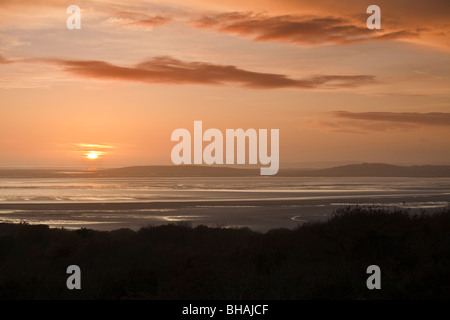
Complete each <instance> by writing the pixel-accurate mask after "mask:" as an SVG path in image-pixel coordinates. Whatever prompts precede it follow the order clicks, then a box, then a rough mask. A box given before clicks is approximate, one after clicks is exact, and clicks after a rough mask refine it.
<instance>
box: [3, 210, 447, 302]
mask: <svg viewBox="0 0 450 320" xmlns="http://www.w3.org/2000/svg"><path fill="white" fill-rule="evenodd" d="M72 264H76V265H78V266H80V268H81V279H82V280H81V290H68V289H67V288H66V279H67V277H68V276H69V275H67V274H66V273H65V272H66V268H67V266H69V265H72ZM372 264H376V265H378V266H380V268H381V284H382V289H381V290H368V289H367V287H366V280H367V277H368V276H369V275H367V274H366V269H367V267H368V266H369V265H372ZM449 270H450V208H446V209H442V210H439V211H436V212H434V213H433V214H429V213H421V214H412V213H411V212H408V211H404V210H400V209H395V210H387V209H383V208H363V207H352V208H343V209H340V210H338V211H336V212H335V213H334V214H333V216H332V217H331V218H330V219H329V220H328V221H326V222H318V223H308V224H304V225H302V226H299V227H298V228H297V229H295V230H288V229H275V230H271V231H268V232H266V233H259V232H254V231H251V230H249V229H246V228H240V229H230V228H228V229H227V228H219V227H217V228H211V227H206V226H197V227H191V226H189V225H188V224H187V223H185V224H178V225H164V226H149V227H145V228H141V229H140V230H139V231H137V232H135V231H132V230H129V229H119V230H115V231H110V232H103V231H94V230H90V229H84V228H83V229H79V230H76V231H69V230H64V229H50V228H48V226H45V225H26V224H5V223H2V224H0V298H1V299H431V298H438V299H449V298H450V272H449Z"/></svg>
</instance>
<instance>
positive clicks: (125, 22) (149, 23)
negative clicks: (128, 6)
mask: <svg viewBox="0 0 450 320" xmlns="http://www.w3.org/2000/svg"><path fill="white" fill-rule="evenodd" d="M171 20H172V19H171V18H169V17H164V16H149V15H147V14H145V13H141V12H129V11H121V12H117V13H114V17H110V18H108V19H107V20H106V23H107V24H113V25H120V26H125V27H143V28H145V29H152V28H153V27H155V26H161V25H164V24H166V23H168V22H169V21H171Z"/></svg>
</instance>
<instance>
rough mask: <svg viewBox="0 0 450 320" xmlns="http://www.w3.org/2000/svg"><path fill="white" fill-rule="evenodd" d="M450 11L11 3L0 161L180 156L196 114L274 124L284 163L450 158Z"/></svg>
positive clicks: (247, 124)
mask: <svg viewBox="0 0 450 320" xmlns="http://www.w3.org/2000/svg"><path fill="white" fill-rule="evenodd" d="M72 4H76V5H78V6H79V7H80V8H81V29H80V30H68V29H67V27H66V19H67V17H68V16H69V15H68V14H67V13H66V9H67V7H68V6H69V5H72ZM371 4H376V5H378V6H380V8H381V23H382V29H381V30H369V29H367V27H366V19H367V17H368V16H369V15H368V14H366V8H367V7H368V6H369V5H371ZM449 21H450V1H448V0H429V1H423V0H408V1H406V0H398V1H392V0H375V1H372V0H371V1H365V0H343V1H336V0H314V1H306V0H295V1H294V0H278V1H273V0H259V1H238V0H221V1H211V0H209V1H207V0H183V1H181V0H169V1H125V0H111V1H108V0H105V1H99V0H97V1H72V0H71V1H60V0H1V1H0V154H1V157H0V166H14V167H21V166H63V167H69V166H127V165H151V164H171V161H170V152H171V149H172V147H173V146H174V144H175V143H174V142H172V141H171V140H170V136H171V133H172V131H174V130H175V129H177V128H186V129H188V130H190V131H191V132H192V130H193V122H194V120H201V121H203V127H204V129H207V128H219V129H221V130H225V129H226V128H243V129H248V128H255V129H263V128H264V129H279V130H280V162H281V168H283V163H294V162H295V163H304V164H305V165H306V164H308V165H311V163H331V162H341V161H342V162H346V161H366V162H386V163H398V164H450V22H449ZM92 151H95V152H96V155H95V156H94V155H92V154H91V156H89V155H88V154H89V153H90V152H92Z"/></svg>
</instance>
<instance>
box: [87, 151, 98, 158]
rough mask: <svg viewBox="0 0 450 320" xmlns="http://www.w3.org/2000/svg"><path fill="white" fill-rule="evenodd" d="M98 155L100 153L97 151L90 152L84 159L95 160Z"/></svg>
mask: <svg viewBox="0 0 450 320" xmlns="http://www.w3.org/2000/svg"><path fill="white" fill-rule="evenodd" d="M99 155H100V153H99V152H97V151H90V152H89V153H86V157H87V158H88V159H91V160H94V159H97V158H98V156H99Z"/></svg>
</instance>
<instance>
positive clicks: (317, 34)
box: [191, 12, 418, 45]
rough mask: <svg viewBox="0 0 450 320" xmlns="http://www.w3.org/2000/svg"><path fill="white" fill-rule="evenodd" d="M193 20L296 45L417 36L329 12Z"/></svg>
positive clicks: (228, 15) (236, 14)
mask: <svg viewBox="0 0 450 320" xmlns="http://www.w3.org/2000/svg"><path fill="white" fill-rule="evenodd" d="M191 23H192V25H194V26H195V27H197V28H204V29H213V30H217V31H219V32H224V33H230V34H234V35H237V36H244V37H252V39H253V40H254V41H278V42H284V43H292V44H297V45H301V44H307V45H317V44H324V43H335V44H339V45H345V44H351V43H355V42H363V41H379V40H396V39H405V38H411V37H417V36H418V33H417V32H411V31H408V30H395V31H390V32H386V31H378V30H369V29H368V28H367V27H366V26H365V25H363V24H360V25H356V24H354V23H352V22H351V21H349V20H347V19H345V18H341V17H330V16H328V17H319V16H293V15H283V16H268V15H265V14H256V13H252V12H250V13H242V12H231V13H220V14H213V15H205V16H202V17H201V18H199V19H196V20H193V21H192V22H191Z"/></svg>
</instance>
